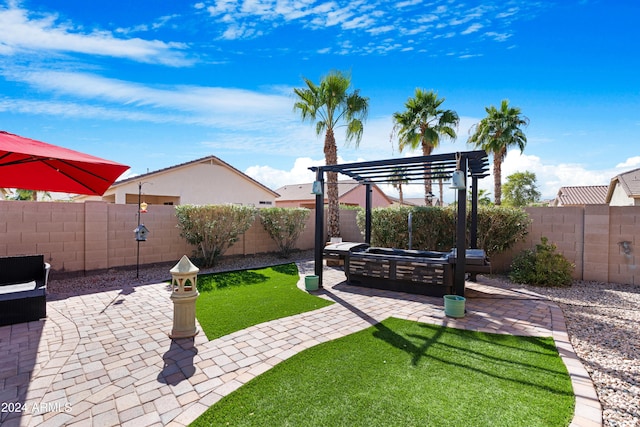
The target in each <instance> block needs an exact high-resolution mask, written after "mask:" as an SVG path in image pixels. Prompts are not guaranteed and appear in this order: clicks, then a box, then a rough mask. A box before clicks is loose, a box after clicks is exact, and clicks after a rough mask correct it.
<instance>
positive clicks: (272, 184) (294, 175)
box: [244, 157, 324, 190]
mask: <svg viewBox="0 0 640 427" xmlns="http://www.w3.org/2000/svg"><path fill="white" fill-rule="evenodd" d="M322 165H324V159H322V160H313V159H311V158H310V157H299V158H297V159H296V160H295V161H294V163H293V167H292V168H291V169H289V170H280V169H276V168H273V167H271V166H260V165H255V166H250V167H248V168H247V169H246V170H245V171H244V173H246V174H247V175H249V176H250V177H251V178H253V179H255V180H256V181H258V182H260V183H262V184H264V185H266V186H267V187H269V188H271V189H272V190H276V189H277V188H280V187H282V186H284V185H290V184H304V183H307V182H312V181H313V180H314V179H315V174H314V173H313V172H312V171H310V170H309V168H310V167H311V166H322Z"/></svg>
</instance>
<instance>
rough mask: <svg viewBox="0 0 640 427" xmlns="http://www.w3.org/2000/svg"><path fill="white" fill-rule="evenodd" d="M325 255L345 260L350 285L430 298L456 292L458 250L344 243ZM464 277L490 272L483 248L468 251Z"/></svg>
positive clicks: (345, 269) (329, 249)
mask: <svg viewBox="0 0 640 427" xmlns="http://www.w3.org/2000/svg"><path fill="white" fill-rule="evenodd" d="M325 254H326V255H327V256H333V257H338V256H339V257H343V258H344V272H345V275H346V277H347V283H348V284H351V285H358V286H364V287H371V288H375V289H383V290H390V291H400V292H407V293H412V294H421V295H429V296H438V297H440V296H444V295H448V294H452V293H454V289H453V288H454V277H455V268H456V261H457V260H456V251H455V249H454V250H452V251H451V252H436V251H417V250H405V249H393V248H379V247H368V246H367V245H353V246H352V247H349V245H348V244H343V245H342V247H337V246H333V247H330V246H328V247H327V248H325ZM465 264H466V265H465V274H468V275H471V276H474V275H475V274H478V273H490V272H491V264H490V262H489V260H488V258H487V257H486V254H485V252H484V250H482V249H467V250H466V254H465Z"/></svg>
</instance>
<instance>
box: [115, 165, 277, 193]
mask: <svg viewBox="0 0 640 427" xmlns="http://www.w3.org/2000/svg"><path fill="white" fill-rule="evenodd" d="M206 161H213V162H217V163H219V164H220V165H221V166H224V167H226V168H228V169H230V170H231V171H232V172H235V173H236V174H238V175H240V176H241V177H243V178H245V179H247V180H248V181H251V182H253V183H254V184H256V185H258V186H259V187H261V188H263V189H264V190H266V191H268V192H269V193H271V194H272V195H273V196H274V197H280V195H279V194H278V193H276V192H275V191H273V190H272V189H270V188H269V187H267V186H266V185H264V184H262V183H260V182H258V181H256V180H255V179H253V178H251V177H250V176H249V175H247V174H246V173H244V172H242V171H240V170H238V169H236V168H234V167H233V166H231V165H230V164H229V163H227V162H225V161H224V160H221V159H220V158H219V157H216V156H207V157H202V158H199V159H196V160H191V161H189V162H185V163H180V164H177V165H173V166H169V167H166V168H163V169H158V170H156V171H153V172H147V173H145V174H142V175H136V176H134V177H131V178H127V179H123V180H122V181H116V182H114V183H113V185H111V187H109V189H113V188H117V187H120V186H122V185H124V184H129V183H131V182H135V181H139V180H142V179H145V178H148V177H151V176H154V175H158V174H160V173H165V172H169V171H172V170H175V169H182V168H185V167H187V166H191V165H194V164H197V163H204V162H206Z"/></svg>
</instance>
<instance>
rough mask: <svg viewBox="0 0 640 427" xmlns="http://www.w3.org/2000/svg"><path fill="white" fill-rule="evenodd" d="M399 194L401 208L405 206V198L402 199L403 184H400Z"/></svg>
mask: <svg viewBox="0 0 640 427" xmlns="http://www.w3.org/2000/svg"><path fill="white" fill-rule="evenodd" d="M398 193H400V206H402V205H404V198H403V197H402V183H399V184H398Z"/></svg>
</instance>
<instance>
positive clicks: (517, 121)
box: [468, 99, 529, 205]
mask: <svg viewBox="0 0 640 427" xmlns="http://www.w3.org/2000/svg"><path fill="white" fill-rule="evenodd" d="M485 110H486V112H487V117H485V118H484V119H482V120H480V123H478V124H476V125H474V126H472V127H471V129H470V130H469V132H473V133H472V134H471V137H469V141H468V142H469V143H471V144H474V145H475V146H476V147H479V148H482V149H483V150H485V151H486V152H487V153H492V154H493V180H494V185H493V193H494V203H495V204H496V205H500V199H501V198H502V162H503V161H504V159H505V157H506V156H507V150H508V149H509V148H510V147H513V146H514V145H515V146H517V147H518V148H519V149H520V152H521V153H522V152H523V151H524V147H525V145H527V137H526V136H525V134H524V132H523V131H522V129H521V126H528V125H529V119H528V118H526V117H525V116H522V115H521V111H520V108H518V107H509V100H507V99H504V100H502V103H501V104H500V109H499V110H498V109H497V108H496V107H494V106H493V105H492V106H490V107H486V108H485Z"/></svg>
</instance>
